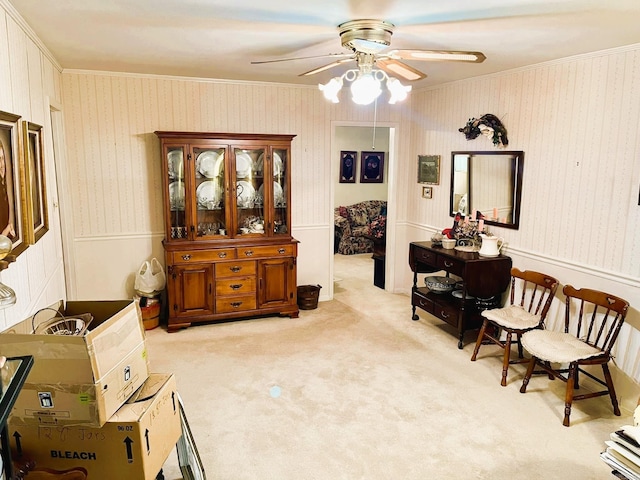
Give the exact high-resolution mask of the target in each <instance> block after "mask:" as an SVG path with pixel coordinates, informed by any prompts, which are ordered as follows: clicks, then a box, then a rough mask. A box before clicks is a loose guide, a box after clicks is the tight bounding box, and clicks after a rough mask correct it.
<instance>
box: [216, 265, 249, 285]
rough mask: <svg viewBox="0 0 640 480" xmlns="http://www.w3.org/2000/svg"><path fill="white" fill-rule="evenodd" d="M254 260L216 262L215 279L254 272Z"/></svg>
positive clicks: (243, 275)
mask: <svg viewBox="0 0 640 480" xmlns="http://www.w3.org/2000/svg"><path fill="white" fill-rule="evenodd" d="M256 271H257V269H256V262H253V261H251V260H244V261H241V260H239V261H237V262H219V263H216V280H217V279H219V278H226V277H245V276H248V275H255V274H256Z"/></svg>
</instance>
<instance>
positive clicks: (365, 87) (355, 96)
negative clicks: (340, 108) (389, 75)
mask: <svg viewBox="0 0 640 480" xmlns="http://www.w3.org/2000/svg"><path fill="white" fill-rule="evenodd" d="M381 93H382V89H381V88H380V80H376V79H375V78H373V76H372V75H371V74H365V75H361V76H359V77H358V78H357V79H356V80H354V82H353V83H352V84H351V99H352V100H353V102H354V103H357V104H358V105H369V104H370V103H373V101H374V100H375V99H376V98H378V97H379V96H380V94H381Z"/></svg>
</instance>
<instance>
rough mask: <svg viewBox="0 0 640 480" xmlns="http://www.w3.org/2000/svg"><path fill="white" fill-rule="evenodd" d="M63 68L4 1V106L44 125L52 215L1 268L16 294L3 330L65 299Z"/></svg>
mask: <svg viewBox="0 0 640 480" xmlns="http://www.w3.org/2000/svg"><path fill="white" fill-rule="evenodd" d="M60 72H61V68H60V66H59V65H58V64H57V62H56V61H55V60H54V59H53V57H52V56H51V55H50V54H49V52H48V51H47V50H46V48H45V47H44V46H43V45H42V43H41V42H40V40H39V39H38V38H37V37H36V36H35V35H34V34H33V33H32V32H31V31H30V29H29V27H28V26H27V25H26V23H25V22H24V21H23V20H22V18H21V17H20V16H19V15H18V14H17V13H16V12H15V10H14V9H13V7H12V6H11V5H10V4H9V3H8V2H7V1H6V0H0V110H2V111H5V112H10V113H13V114H16V115H20V116H21V119H20V122H22V121H29V122H33V123H36V124H38V125H41V126H43V140H44V160H45V178H46V185H47V201H48V216H49V231H48V232H47V233H46V234H45V235H44V236H43V237H42V238H41V239H40V240H39V241H38V242H37V243H36V244H34V245H30V246H29V247H28V248H27V250H25V251H24V252H23V253H22V254H21V255H20V256H19V257H18V258H17V260H16V261H15V262H14V263H12V264H11V265H10V266H9V268H8V269H6V270H3V271H2V272H0V281H2V282H3V283H5V284H6V285H8V286H9V287H11V288H12V289H13V290H14V291H15V292H16V296H17V302H16V304H15V305H13V306H11V307H8V308H5V309H0V329H4V327H8V326H10V325H12V324H14V323H16V322H18V321H20V320H23V319H24V318H27V317H29V316H31V315H32V314H33V313H34V312H35V311H37V310H38V309H40V308H42V307H45V306H48V305H51V304H53V303H54V302H55V301H57V300H60V299H62V298H65V297H66V291H65V269H64V263H63V255H62V245H61V237H60V217H59V213H58V209H57V208H56V206H57V205H58V202H57V192H56V169H55V164H54V156H53V140H52V137H51V122H50V116H49V105H50V103H53V104H58V103H60V102H61V101H62V96H61V88H60V87H61V73H60ZM21 127H22V124H21V123H20V124H19V127H18V128H21ZM36 320H37V319H36Z"/></svg>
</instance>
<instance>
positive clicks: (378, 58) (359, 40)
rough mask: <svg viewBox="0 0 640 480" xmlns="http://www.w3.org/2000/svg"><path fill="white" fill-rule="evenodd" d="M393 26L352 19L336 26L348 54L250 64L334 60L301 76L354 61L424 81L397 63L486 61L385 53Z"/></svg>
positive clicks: (445, 54) (460, 55)
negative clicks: (412, 61)
mask: <svg viewBox="0 0 640 480" xmlns="http://www.w3.org/2000/svg"><path fill="white" fill-rule="evenodd" d="M394 27H395V26H394V25H393V24H392V23H389V22H385V21H384V20H352V21H349V22H345V23H342V24H340V25H338V29H339V31H340V40H341V42H342V46H343V47H345V48H346V49H347V50H349V53H331V54H327V55H319V56H311V57H298V58H284V59H277V60H264V61H254V62H251V63H252V64H262V63H274V62H288V61H292V60H305V59H311V58H333V59H335V60H334V61H333V62H331V63H329V64H327V65H323V66H321V67H318V68H314V69H313V70H309V71H308V72H304V73H301V74H300V76H308V75H315V74H316V73H320V72H324V71H325V70H329V69H331V68H334V67H337V66H339V65H342V64H344V63H347V62H351V61H353V60H355V61H356V64H357V66H358V70H359V71H360V72H362V73H370V72H371V70H372V68H373V67H374V65H375V66H377V67H378V68H380V69H381V70H383V71H385V72H386V73H388V74H394V75H397V76H400V77H402V78H404V79H405V80H407V81H415V80H420V79H422V78H425V77H426V76H427V75H426V74H425V73H423V72H421V71H420V70H417V69H415V68H413V67H412V66H410V65H408V64H406V63H405V62H402V61H400V60H418V61H455V62H472V63H480V62H483V61H484V60H485V58H486V57H485V56H484V54H482V53H481V52H458V51H449V50H386V49H387V47H389V45H390V44H391V35H392V34H393V29H394Z"/></svg>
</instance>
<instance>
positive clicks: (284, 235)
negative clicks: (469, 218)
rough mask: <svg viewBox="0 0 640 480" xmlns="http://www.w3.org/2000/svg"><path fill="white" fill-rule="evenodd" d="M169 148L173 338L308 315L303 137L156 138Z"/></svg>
mask: <svg viewBox="0 0 640 480" xmlns="http://www.w3.org/2000/svg"><path fill="white" fill-rule="evenodd" d="M155 133H156V135H157V136H158V138H159V139H160V143H161V150H162V177H163V192H164V193H163V196H164V218H165V239H164V241H163V246H164V250H165V263H166V268H167V296H168V310H169V319H168V330H169V331H170V332H171V331H175V330H178V329H180V328H185V327H188V326H190V325H191V324H192V323H197V322H211V321H222V320H225V321H226V320H232V319H242V318H249V317H255V316H260V315H286V316H289V317H292V318H296V317H298V313H299V311H298V302H297V286H296V258H297V252H298V246H297V243H298V242H297V241H296V240H295V239H294V238H293V237H292V236H291V210H290V208H291V188H290V187H291V178H290V167H291V141H292V139H293V138H294V136H295V135H260V134H256V135H254V134H231V133H196V132H165V131H162V132H155Z"/></svg>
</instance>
